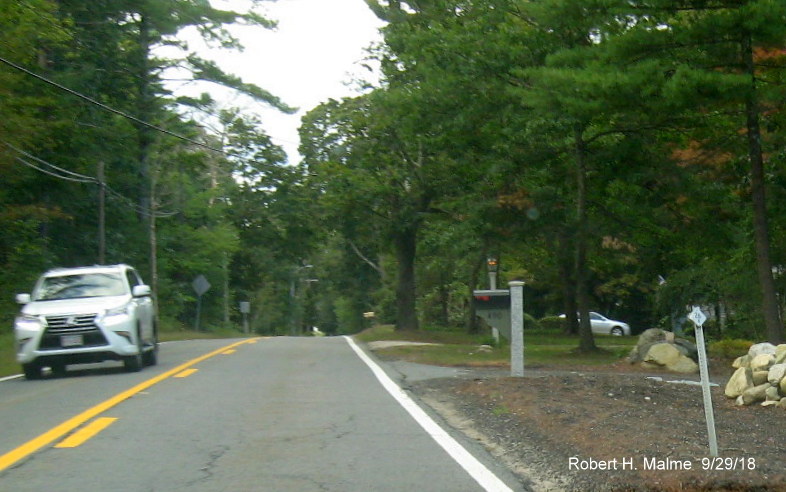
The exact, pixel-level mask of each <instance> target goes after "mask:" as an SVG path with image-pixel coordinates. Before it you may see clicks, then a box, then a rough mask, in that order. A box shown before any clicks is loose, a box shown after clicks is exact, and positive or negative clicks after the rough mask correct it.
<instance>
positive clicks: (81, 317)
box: [39, 314, 108, 350]
mask: <svg viewBox="0 0 786 492" xmlns="http://www.w3.org/2000/svg"><path fill="white" fill-rule="evenodd" d="M96 316H97V314H76V315H59V316H47V317H46V324H47V327H46V331H44V336H43V337H42V338H41V343H40V345H39V348H40V349H41V350H58V349H61V348H63V346H62V338H61V336H62V335H82V341H83V345H81V347H100V346H102V345H108V342H107V340H106V337H105V336H104V334H103V333H102V332H101V329H100V328H98V326H97V325H96V324H95V320H96Z"/></svg>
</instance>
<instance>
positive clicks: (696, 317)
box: [688, 306, 707, 326]
mask: <svg viewBox="0 0 786 492" xmlns="http://www.w3.org/2000/svg"><path fill="white" fill-rule="evenodd" d="M688 319H689V320H691V321H693V323H694V324H696V326H704V322H705V321H707V315H706V314H704V312H703V311H702V310H701V308H700V307H699V306H693V311H691V312H690V314H689V315H688Z"/></svg>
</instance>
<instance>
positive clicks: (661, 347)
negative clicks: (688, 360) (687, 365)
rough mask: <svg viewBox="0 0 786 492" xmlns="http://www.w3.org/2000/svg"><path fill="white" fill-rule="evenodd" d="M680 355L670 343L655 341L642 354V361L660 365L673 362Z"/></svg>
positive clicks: (667, 364)
mask: <svg viewBox="0 0 786 492" xmlns="http://www.w3.org/2000/svg"><path fill="white" fill-rule="evenodd" d="M681 356H682V352H680V351H679V350H678V349H677V347H675V346H674V345H672V344H670V343H656V344H655V345H653V346H651V347H650V349H649V350H648V351H647V353H646V354H645V355H644V362H653V363H655V364H658V365H660V366H669V365H671V364H675V363H676V362H677V361H678V360H679V358H680V357H681Z"/></svg>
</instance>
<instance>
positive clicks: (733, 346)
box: [707, 338, 753, 359]
mask: <svg viewBox="0 0 786 492" xmlns="http://www.w3.org/2000/svg"><path fill="white" fill-rule="evenodd" d="M751 345H753V342H751V341H749V340H740V339H738V338H734V339H728V340H719V341H717V342H712V343H710V344H709V346H708V347H707V352H708V353H709V355H710V357H721V358H724V359H736V358H737V357H740V356H742V355H745V354H747V353H748V349H750V348H751Z"/></svg>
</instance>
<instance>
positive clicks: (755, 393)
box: [725, 343, 786, 408]
mask: <svg viewBox="0 0 786 492" xmlns="http://www.w3.org/2000/svg"><path fill="white" fill-rule="evenodd" d="M732 367H734V368H735V369H737V370H736V371H735V372H734V374H732V376H731V378H729V382H728V383H726V390H725V394H726V396H727V397H729V398H736V399H737V404H738V405H753V404H754V403H761V404H762V406H770V405H777V406H778V407H780V408H786V344H781V345H778V346H777V347H776V346H775V345H773V344H771V343H757V344H756V345H753V346H751V348H750V350H748V353H747V354H745V355H743V356H742V357H738V358H737V359H736V360H735V361H734V363H733V364H732Z"/></svg>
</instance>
